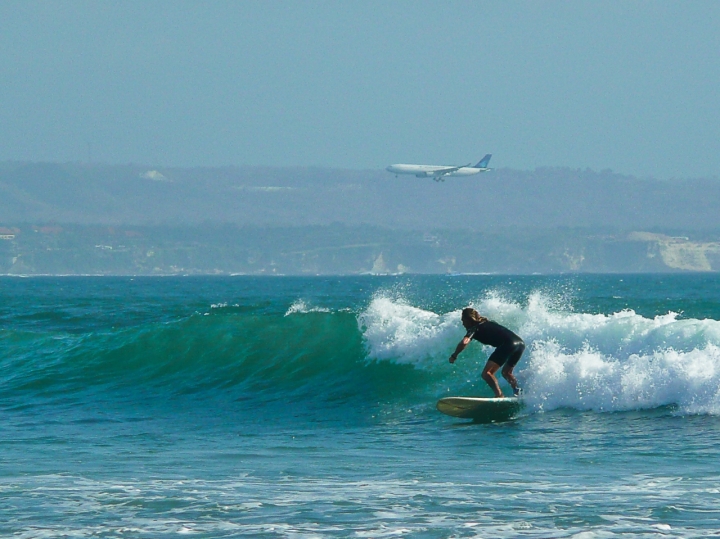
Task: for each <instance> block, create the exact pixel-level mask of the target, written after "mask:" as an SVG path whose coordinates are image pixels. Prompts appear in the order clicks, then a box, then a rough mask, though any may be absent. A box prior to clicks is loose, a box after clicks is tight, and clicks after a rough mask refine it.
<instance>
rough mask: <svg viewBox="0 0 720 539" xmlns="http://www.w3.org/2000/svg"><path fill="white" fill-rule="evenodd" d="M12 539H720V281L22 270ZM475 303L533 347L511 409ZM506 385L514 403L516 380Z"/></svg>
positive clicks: (4, 518)
mask: <svg viewBox="0 0 720 539" xmlns="http://www.w3.org/2000/svg"><path fill="white" fill-rule="evenodd" d="M0 298H1V301H0V536H1V537H13V538H27V539H30V538H33V539H35V538H51V537H52V538H56V537H70V538H76V537H77V538H85V537H93V538H97V537H108V538H110V537H112V538H160V537H177V536H181V535H188V536H191V537H246V536H247V537H258V538H325V537H360V538H362V537H366V538H380V537H413V538H416V537H417V538H451V537H453V538H454V537H479V538H492V537H532V538H552V537H573V538H583V539H585V538H608V537H621V536H622V537H708V536H713V535H715V536H720V277H718V276H717V275H715V274H682V275H560V276H543V275H536V276H508V275H453V276H412V275H410V276H408V275H400V276H354V277H249V276H237V277H165V278H160V277H157V278H150V277H144V278H140V277H137V278H111V277H33V278H17V277H4V278H1V279H0ZM468 305H471V306H474V307H475V308H476V309H478V311H480V313H481V314H483V315H485V316H488V317H489V318H491V319H493V320H496V321H497V322H499V323H501V324H503V325H506V326H508V327H509V328H511V329H512V330H514V331H515V332H516V333H518V334H519V335H520V336H522V337H523V339H524V340H525V342H526V344H527V349H526V351H525V354H524V356H523V359H522V360H521V362H520V363H519V365H518V367H517V369H516V375H517V376H518V379H519V381H520V384H521V386H522V387H523V389H524V402H525V407H524V409H523V410H522V412H521V413H520V414H519V415H518V416H517V417H516V418H514V419H512V420H510V421H506V422H499V423H481V424H479V423H473V422H471V421H467V420H459V419H455V418H451V417H448V416H445V415H442V414H440V413H439V412H437V410H436V409H435V403H436V401H437V400H438V399H439V398H441V397H445V396H450V395H478V396H491V392H490V390H489V388H488V387H486V385H485V384H484V382H483V381H482V380H481V379H480V371H481V368H482V366H483V364H484V363H485V361H486V359H487V357H488V355H489V353H490V352H491V351H492V349H491V348H489V347H484V346H482V345H481V344H479V343H477V342H473V343H472V344H471V345H470V346H469V347H468V349H467V350H465V352H463V354H462V355H461V356H460V357H459V359H458V361H457V362H456V363H455V364H454V365H451V364H450V363H449V362H448V357H449V355H450V354H451V352H452V351H453V350H454V347H455V345H456V344H457V342H458V341H459V340H460V339H461V338H462V337H463V335H464V333H465V332H464V330H463V328H462V325H461V323H460V311H461V309H462V308H463V307H466V306H468ZM501 387H502V388H503V390H504V391H505V392H506V393H509V389H508V386H507V384H506V383H505V382H504V381H501Z"/></svg>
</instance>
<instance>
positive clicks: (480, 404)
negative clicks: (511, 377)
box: [437, 397, 522, 422]
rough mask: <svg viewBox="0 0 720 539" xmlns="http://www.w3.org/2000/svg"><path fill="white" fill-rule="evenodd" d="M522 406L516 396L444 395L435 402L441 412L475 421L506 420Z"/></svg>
mask: <svg viewBox="0 0 720 539" xmlns="http://www.w3.org/2000/svg"><path fill="white" fill-rule="evenodd" d="M521 408H522V400H521V399H518V398H517V397H500V398H498V397H445V398H444V399H440V400H439V401H438V403H437V409H438V410H439V411H440V412H442V413H443V414H446V415H450V416H453V417H461V418H463V419H474V420H475V421H488V422H491V421H507V420H508V419H511V418H512V417H513V416H515V415H516V414H517V413H518V412H519V411H520V409H521Z"/></svg>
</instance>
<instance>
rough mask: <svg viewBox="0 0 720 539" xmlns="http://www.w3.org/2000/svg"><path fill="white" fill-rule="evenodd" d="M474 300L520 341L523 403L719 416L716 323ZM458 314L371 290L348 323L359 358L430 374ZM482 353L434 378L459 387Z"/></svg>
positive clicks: (539, 297) (458, 332) (546, 301)
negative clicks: (355, 326)
mask: <svg viewBox="0 0 720 539" xmlns="http://www.w3.org/2000/svg"><path fill="white" fill-rule="evenodd" d="M474 306H475V307H476V308H477V309H478V310H479V311H480V312H481V313H482V314H484V315H486V316H489V317H490V318H491V319H494V320H495V321H497V322H499V323H501V324H504V325H507V326H508V327H510V328H511V329H513V330H514V331H516V332H517V333H518V334H519V335H521V336H522V337H523V338H524V339H525V341H526V344H527V345H528V349H527V351H526V352H525V356H524V358H523V360H522V361H521V363H520V364H519V366H518V370H517V371H516V373H517V374H518V376H519V378H520V380H521V383H522V384H523V386H524V389H525V400H526V403H527V404H528V406H529V407H530V408H531V409H534V410H552V409H556V408H560V407H568V408H575V409H579V410H596V411H624V410H638V409H646V408H656V407H661V406H668V405H674V406H676V407H677V409H678V410H679V411H680V412H683V413H712V414H719V413H720V396H719V395H720V393H719V392H718V388H720V352H719V350H720V322H718V321H716V320H710V319H706V320H697V319H679V318H678V315H677V314H676V313H672V312H669V313H666V314H663V315H658V316H655V317H653V318H647V317H644V316H641V315H638V314H636V313H635V312H634V311H632V310H622V311H619V312H615V313H610V314H592V313H582V312H574V311H573V310H572V309H569V308H567V307H565V306H564V305H563V304H562V303H558V302H557V301H553V298H548V297H546V296H544V295H543V294H542V293H539V292H537V291H533V292H531V293H529V294H528V298H527V301H526V303H525V304H524V305H522V304H520V303H518V302H514V301H508V300H505V299H503V297H502V296H501V295H499V294H496V293H492V292H491V293H488V294H487V295H486V296H485V297H483V298H480V299H478V300H477V301H476V302H474ZM459 318H460V311H459V310H458V311H452V312H448V313H433V312H429V311H426V310H423V309H420V308H417V307H414V306H412V305H409V304H408V303H407V302H406V301H404V300H402V299H401V300H397V299H392V298H388V297H385V296H382V295H380V296H377V297H375V298H374V299H373V300H372V302H371V303H370V305H369V306H368V308H367V309H366V310H365V311H363V312H362V313H361V314H360V315H359V316H358V322H359V325H360V327H361V329H362V331H363V336H364V338H365V342H366V347H367V351H368V352H367V353H368V357H369V358H371V359H374V360H378V361H390V362H396V363H407V364H411V365H413V366H414V367H415V368H418V369H424V370H430V371H435V372H436V373H440V372H441V371H440V367H441V366H445V362H446V360H447V356H448V355H449V354H450V352H451V351H452V350H453V348H454V346H455V344H456V343H457V341H458V340H459V339H460V338H461V337H462V335H463V331H464V330H463V328H462V326H461V324H460V321H459ZM491 351H492V348H490V347H487V346H482V345H479V344H478V343H474V345H473V347H471V348H469V349H466V351H465V352H464V353H463V357H462V358H461V360H460V361H459V362H458V368H459V369H461V373H462V375H463V376H462V378H460V379H458V380H457V381H455V382H454V383H453V381H452V380H451V379H448V378H447V377H446V376H443V375H442V374H438V376H440V377H441V378H442V379H443V381H444V382H446V383H447V384H450V385H455V387H457V388H458V393H459V392H460V391H462V390H464V389H467V388H468V387H469V385H468V384H469V383H470V382H471V379H472V377H473V376H475V377H479V371H477V369H478V368H479V367H480V365H481V364H482V363H483V362H484V361H485V360H486V359H487V357H488V355H489V353H491ZM445 367H446V366H445ZM472 369H475V370H476V371H477V372H475V374H474V375H473V373H472ZM446 370H447V367H446ZM471 385H472V387H478V386H477V385H475V384H471ZM480 387H481V386H480Z"/></svg>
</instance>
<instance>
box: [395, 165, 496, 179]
mask: <svg viewBox="0 0 720 539" xmlns="http://www.w3.org/2000/svg"><path fill="white" fill-rule="evenodd" d="M449 168H454V167H452V166H441V165H405V164H397V165H390V166H389V167H387V168H386V169H385V170H387V171H388V172H392V173H393V174H412V175H413V176H416V177H418V178H433V177H440V176H442V177H444V178H447V177H454V176H472V175H474V174H478V173H479V172H487V171H488V170H490V169H489V168H474V167H459V168H455V170H453V171H452V172H448V173H446V174H441V172H442V171H443V170H447V169H449Z"/></svg>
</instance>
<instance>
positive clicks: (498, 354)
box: [465, 320, 525, 367]
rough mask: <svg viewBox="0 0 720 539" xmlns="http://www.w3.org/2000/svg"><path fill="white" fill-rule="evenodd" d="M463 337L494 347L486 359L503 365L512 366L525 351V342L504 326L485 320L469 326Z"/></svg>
mask: <svg viewBox="0 0 720 539" xmlns="http://www.w3.org/2000/svg"><path fill="white" fill-rule="evenodd" d="M465 337H467V338H469V339H475V340H476V341H480V342H481V343H483V344H488V345H490V346H494V347H495V351H494V352H493V353H492V354H491V355H490V357H489V358H488V361H492V362H493V363H495V364H497V365H500V366H503V365H504V364H505V363H506V362H507V366H508V367H514V366H515V365H516V364H517V362H518V361H520V357H521V356H522V354H523V352H524V351H525V343H524V342H523V340H522V339H521V338H520V337H518V336H517V335H515V334H514V333H513V332H512V331H510V330H509V329H508V328H506V327H505V326H501V325H500V324H498V323H497V322H493V321H492V320H487V321H485V322H479V323H478V324H477V325H475V326H474V327H472V328H470V330H469V331H468V332H467V334H466V335H465Z"/></svg>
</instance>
